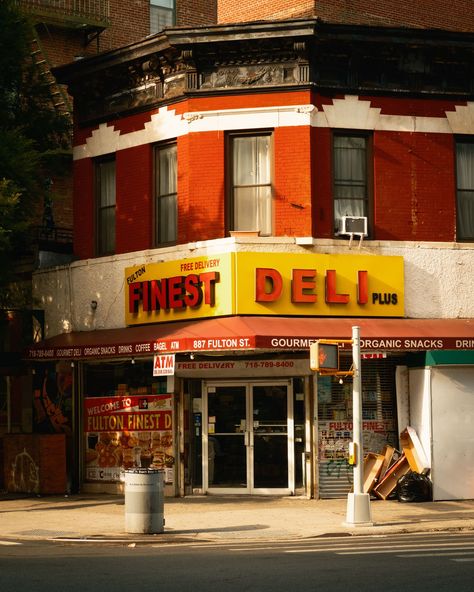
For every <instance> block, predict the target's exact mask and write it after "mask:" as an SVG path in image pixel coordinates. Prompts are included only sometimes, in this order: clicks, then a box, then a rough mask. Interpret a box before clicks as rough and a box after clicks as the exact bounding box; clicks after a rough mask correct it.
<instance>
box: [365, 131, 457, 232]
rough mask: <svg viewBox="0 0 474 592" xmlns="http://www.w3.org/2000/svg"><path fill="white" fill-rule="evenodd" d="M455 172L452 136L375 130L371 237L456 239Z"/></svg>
mask: <svg viewBox="0 0 474 592" xmlns="http://www.w3.org/2000/svg"><path fill="white" fill-rule="evenodd" d="M454 175H455V166H454V145H453V137H452V136H451V135H449V134H434V133H431V134H424V133H395V132H377V133H375V134H374V178H375V184H374V188H375V200H374V201H375V238H377V239H380V240H390V239H393V240H418V241H423V240H426V241H453V240H455V231H454V229H455V220H456V210H455V177H454Z"/></svg>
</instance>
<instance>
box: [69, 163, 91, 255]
mask: <svg viewBox="0 0 474 592" xmlns="http://www.w3.org/2000/svg"><path fill="white" fill-rule="evenodd" d="M73 174H74V206H73V212H74V255H75V256H76V257H77V258H78V259H87V258H89V257H93V256H94V252H95V207H94V169H93V161H92V159H91V158H83V159H81V160H76V161H74V172H73Z"/></svg>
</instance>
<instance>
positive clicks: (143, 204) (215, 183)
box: [75, 92, 457, 258]
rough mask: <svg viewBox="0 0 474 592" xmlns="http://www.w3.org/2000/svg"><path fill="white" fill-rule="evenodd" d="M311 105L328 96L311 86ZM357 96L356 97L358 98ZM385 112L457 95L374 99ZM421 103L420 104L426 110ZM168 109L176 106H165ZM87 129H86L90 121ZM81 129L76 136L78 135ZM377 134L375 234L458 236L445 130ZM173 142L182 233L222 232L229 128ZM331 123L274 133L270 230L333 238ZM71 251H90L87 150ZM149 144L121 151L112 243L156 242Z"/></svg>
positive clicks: (278, 100)
mask: <svg viewBox="0 0 474 592" xmlns="http://www.w3.org/2000/svg"><path fill="white" fill-rule="evenodd" d="M310 100H311V99H310V93H307V92H300V93H274V94H271V93H265V94H253V95H252V94H248V95H227V96H225V97H203V98H202V99H197V98H194V99H190V100H189V101H187V102H180V103H178V104H177V105H176V108H177V109H176V110H177V111H179V112H181V113H182V112H185V111H206V110H214V109H216V108H217V107H218V106H220V107H221V109H232V108H242V107H248V108H252V107H262V106H265V105H266V106H277V105H290V104H305V103H307V102H309V101H310ZM313 100H314V103H315V104H320V105H321V104H328V103H331V100H330V99H328V97H326V98H324V100H322V99H321V98H320V97H318V96H316V95H314V96H313ZM361 100H362V99H361ZM371 101H372V103H371V106H372V107H377V106H378V107H379V108H381V109H382V112H383V113H385V114H389V115H390V114H395V113H398V114H407V115H410V114H411V115H414V114H417V115H422V114H423V111H425V113H426V115H429V116H431V117H433V116H440V117H441V115H442V113H443V112H444V110H448V111H453V110H454V106H455V104H457V103H454V102H452V103H451V102H448V101H437V100H434V101H421V100H417V101H412V100H411V99H406V100H405V99H395V98H391V99H389V98H383V97H380V98H378V99H377V98H376V99H371ZM423 104H425V106H426V108H425V110H423ZM168 108H169V109H173V106H172V105H170V106H169V107H168ZM150 116H151V112H145V113H142V114H139V115H133V116H130V117H126V118H123V119H121V120H119V121H117V122H110V123H109V125H114V126H115V128H116V129H120V131H121V133H122V134H125V133H128V132H131V131H134V130H139V129H142V128H143V126H144V124H145V122H146V121H148V120H149V119H150ZM88 131H89V133H91V132H92V129H91V130H88ZM86 135H87V134H82V135H81V141H84V140H85V136H86ZM372 136H373V142H372V144H373V154H372V163H373V164H372V167H373V233H372V238H374V239H376V240H409V241H447V242H450V241H454V240H455V163H454V138H453V136H452V135H451V134H446V133H444V134H440V133H433V132H431V133H422V132H417V133H409V132H394V131H375V132H373V134H372ZM177 145H178V242H179V243H181V244H182V243H187V242H194V241H197V240H199V241H201V240H209V239H216V238H222V237H224V236H226V232H227V230H228V229H227V230H226V211H225V208H226V158H225V146H226V134H225V132H222V131H209V132H199V133H189V134H187V135H183V136H180V137H179V138H178V139H177ZM331 145H332V130H331V129H329V128H326V127H309V126H296V127H277V128H275V130H274V133H273V167H274V228H275V236H314V237H315V238H333V237H334V234H333V205H332V172H331V171H332V156H331ZM75 169H76V177H75V195H76V208H75V220H76V224H75V228H76V233H75V236H76V243H75V252H76V256H78V257H79V258H86V257H93V256H94V244H93V240H92V236H93V228H94V216H95V210H94V207H93V193H94V185H93V174H92V173H93V171H92V161H91V159H83V160H79V161H76V166H75ZM152 182H153V163H152V146H150V145H145V146H137V147H134V148H127V149H125V150H121V151H119V152H118V153H117V213H116V219H117V222H116V224H117V226H116V234H117V242H116V245H117V247H116V252H117V253H124V252H129V251H136V250H142V249H149V248H153V246H154V245H153V228H152V224H153V204H152Z"/></svg>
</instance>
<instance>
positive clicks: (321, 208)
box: [311, 128, 334, 238]
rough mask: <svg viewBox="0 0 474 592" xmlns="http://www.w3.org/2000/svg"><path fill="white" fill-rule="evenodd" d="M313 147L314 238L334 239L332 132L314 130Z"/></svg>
mask: <svg viewBox="0 0 474 592" xmlns="http://www.w3.org/2000/svg"><path fill="white" fill-rule="evenodd" d="M311 145H312V150H313V152H312V163H311V165H312V170H313V185H312V186H313V191H314V197H313V211H312V214H313V217H312V223H313V232H312V236H317V237H320V238H332V237H333V235H334V212H333V205H332V169H331V167H332V158H331V130H330V129H328V128H312V130H311Z"/></svg>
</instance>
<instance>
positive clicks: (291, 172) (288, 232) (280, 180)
mask: <svg viewBox="0 0 474 592" xmlns="http://www.w3.org/2000/svg"><path fill="white" fill-rule="evenodd" d="M310 132H311V130H310V128H309V127H294V128H288V127H280V128H276V129H275V132H274V163H275V164H274V168H275V181H274V203H275V234H276V236H310V235H311V179H312V171H311V162H310V158H309V155H310V137H311V136H310Z"/></svg>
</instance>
